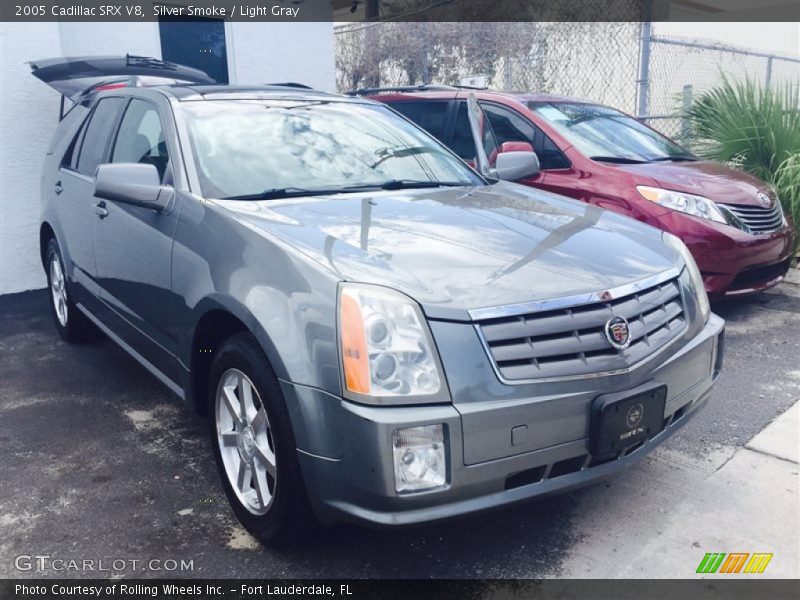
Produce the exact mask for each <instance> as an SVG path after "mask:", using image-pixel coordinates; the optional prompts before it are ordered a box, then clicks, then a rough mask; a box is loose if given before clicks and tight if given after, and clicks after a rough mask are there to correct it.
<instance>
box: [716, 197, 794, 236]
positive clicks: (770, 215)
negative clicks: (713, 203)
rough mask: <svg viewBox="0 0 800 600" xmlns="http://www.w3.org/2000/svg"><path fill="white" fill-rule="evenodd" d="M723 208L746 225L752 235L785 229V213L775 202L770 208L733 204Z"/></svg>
mask: <svg viewBox="0 0 800 600" xmlns="http://www.w3.org/2000/svg"><path fill="white" fill-rule="evenodd" d="M722 206H723V207H724V208H726V209H728V210H729V211H730V212H731V213H732V214H733V216H734V217H736V218H737V219H739V220H740V221H741V222H742V223H744V224H745V225H746V226H747V229H748V230H750V231H751V232H752V233H770V232H772V231H777V230H779V229H780V228H781V227H783V211H782V210H781V205H780V203H779V202H773V203H772V206H771V207H769V208H762V207H761V206H738V205H736V206H734V205H733V204H723V205H722Z"/></svg>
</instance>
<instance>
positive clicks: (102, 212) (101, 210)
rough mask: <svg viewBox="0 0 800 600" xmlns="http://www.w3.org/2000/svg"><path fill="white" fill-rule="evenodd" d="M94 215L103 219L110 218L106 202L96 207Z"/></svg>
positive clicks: (99, 203) (102, 201)
mask: <svg viewBox="0 0 800 600" xmlns="http://www.w3.org/2000/svg"><path fill="white" fill-rule="evenodd" d="M94 213H95V214H96V215H97V216H98V217H100V218H101V219H105V218H106V217H107V216H108V209H107V208H106V203H105V201H104V200H101V201H100V202H98V203H97V204H95V205H94Z"/></svg>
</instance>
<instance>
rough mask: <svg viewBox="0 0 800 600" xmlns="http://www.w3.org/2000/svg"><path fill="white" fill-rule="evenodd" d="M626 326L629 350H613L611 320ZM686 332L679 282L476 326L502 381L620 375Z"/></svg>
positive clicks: (484, 322)
mask: <svg viewBox="0 0 800 600" xmlns="http://www.w3.org/2000/svg"><path fill="white" fill-rule="evenodd" d="M615 316H621V317H625V318H626V319H627V320H628V324H629V331H630V339H631V344H630V346H629V347H628V348H626V349H624V350H618V349H617V348H615V347H614V346H612V345H611V343H610V342H609V340H608V338H607V337H606V333H605V326H606V323H607V322H608V320H609V319H611V318H612V317H615ZM685 328H686V320H685V316H684V306H683V297H682V295H681V287H680V282H679V280H678V278H674V279H670V280H668V281H665V282H663V283H659V284H657V285H653V286H651V287H648V288H645V289H643V290H640V291H638V292H635V293H632V294H629V295H627V296H622V297H620V298H616V299H614V300H610V301H601V302H595V303H591V304H583V305H579V306H572V307H570V308H565V309H558V310H547V311H540V312H532V313H527V314H524V315H518V316H511V317H500V318H490V319H484V320H480V321H478V329H479V331H480V334H481V336H482V338H483V340H484V342H485V345H486V347H487V349H488V351H489V354H490V357H491V359H492V360H493V362H494V364H495V367H496V369H497V371H498V373H499V374H500V376H501V378H502V379H504V380H509V381H516V380H527V379H540V378H561V377H578V376H582V375H589V374H594V373H605V372H609V371H617V370H622V369H625V368H627V367H630V366H631V365H634V364H636V363H637V362H639V361H641V360H642V359H644V358H646V357H647V356H649V355H650V354H652V353H653V352H655V351H657V350H658V349H659V348H662V347H663V346H665V345H666V344H667V343H669V342H670V341H671V340H673V339H674V338H676V337H677V336H678V335H680V334H681V333H682V332H683V331H684V329H685Z"/></svg>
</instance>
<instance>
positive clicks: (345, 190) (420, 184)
mask: <svg viewBox="0 0 800 600" xmlns="http://www.w3.org/2000/svg"><path fill="white" fill-rule="evenodd" d="M467 185H472V183H471V182H469V181H417V180H414V179H390V180H388V181H383V182H377V183H364V184H360V185H348V186H343V187H338V188H320V189H305V188H298V187H285V188H269V189H266V190H264V191H263V192H258V193H255V194H241V195H238V196H225V197H223V198H221V200H277V199H279V198H296V197H299V196H330V195H332V194H354V193H356V192H363V191H369V190H402V189H411V188H433V187H460V186H467Z"/></svg>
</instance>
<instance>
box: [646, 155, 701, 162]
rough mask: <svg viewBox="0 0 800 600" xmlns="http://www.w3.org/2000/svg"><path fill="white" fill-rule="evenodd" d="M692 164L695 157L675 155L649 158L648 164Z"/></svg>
mask: <svg viewBox="0 0 800 600" xmlns="http://www.w3.org/2000/svg"><path fill="white" fill-rule="evenodd" d="M668 160H669V161H672V162H693V161H696V160H697V157H695V156H692V155H691V154H676V155H675V156H659V157H658V158H651V159H650V161H649V162H666V161H668Z"/></svg>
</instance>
